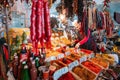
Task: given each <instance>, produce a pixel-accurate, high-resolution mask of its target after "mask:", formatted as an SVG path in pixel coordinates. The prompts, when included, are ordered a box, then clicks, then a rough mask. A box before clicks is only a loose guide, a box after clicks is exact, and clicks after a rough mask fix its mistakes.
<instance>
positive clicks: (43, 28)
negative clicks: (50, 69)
mask: <svg viewBox="0 0 120 80" xmlns="http://www.w3.org/2000/svg"><path fill="white" fill-rule="evenodd" d="M32 3H33V4H32V14H31V27H30V35H31V40H32V43H33V48H34V49H35V50H36V52H35V56H38V55H39V54H38V43H39V42H40V44H41V47H44V46H45V45H44V44H45V41H46V43H47V44H46V45H47V46H48V48H50V47H51V41H50V38H51V28H50V15H49V8H48V1H44V0H32Z"/></svg>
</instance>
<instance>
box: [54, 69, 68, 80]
mask: <svg viewBox="0 0 120 80" xmlns="http://www.w3.org/2000/svg"><path fill="white" fill-rule="evenodd" d="M67 72H68V68H67V67H63V68H61V69H59V70H57V71H55V73H54V74H53V78H54V80H58V79H59V78H60V77H61V76H62V75H63V74H65V73H67Z"/></svg>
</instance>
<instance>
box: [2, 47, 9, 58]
mask: <svg viewBox="0 0 120 80" xmlns="http://www.w3.org/2000/svg"><path fill="white" fill-rule="evenodd" d="M3 51H4V54H5V59H6V60H9V54H8V49H7V48H6V47H5V46H3Z"/></svg>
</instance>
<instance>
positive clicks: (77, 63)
mask: <svg viewBox="0 0 120 80" xmlns="http://www.w3.org/2000/svg"><path fill="white" fill-rule="evenodd" d="M78 65H79V62H78V61H77V60H76V61H74V62H72V63H70V64H69V65H68V68H69V70H72V69H73V68H74V67H75V66H78Z"/></svg>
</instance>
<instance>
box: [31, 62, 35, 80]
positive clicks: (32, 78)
mask: <svg viewBox="0 0 120 80" xmlns="http://www.w3.org/2000/svg"><path fill="white" fill-rule="evenodd" d="M30 75H31V80H37V69H36V67H35V61H32V67H31V69H30Z"/></svg>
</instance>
